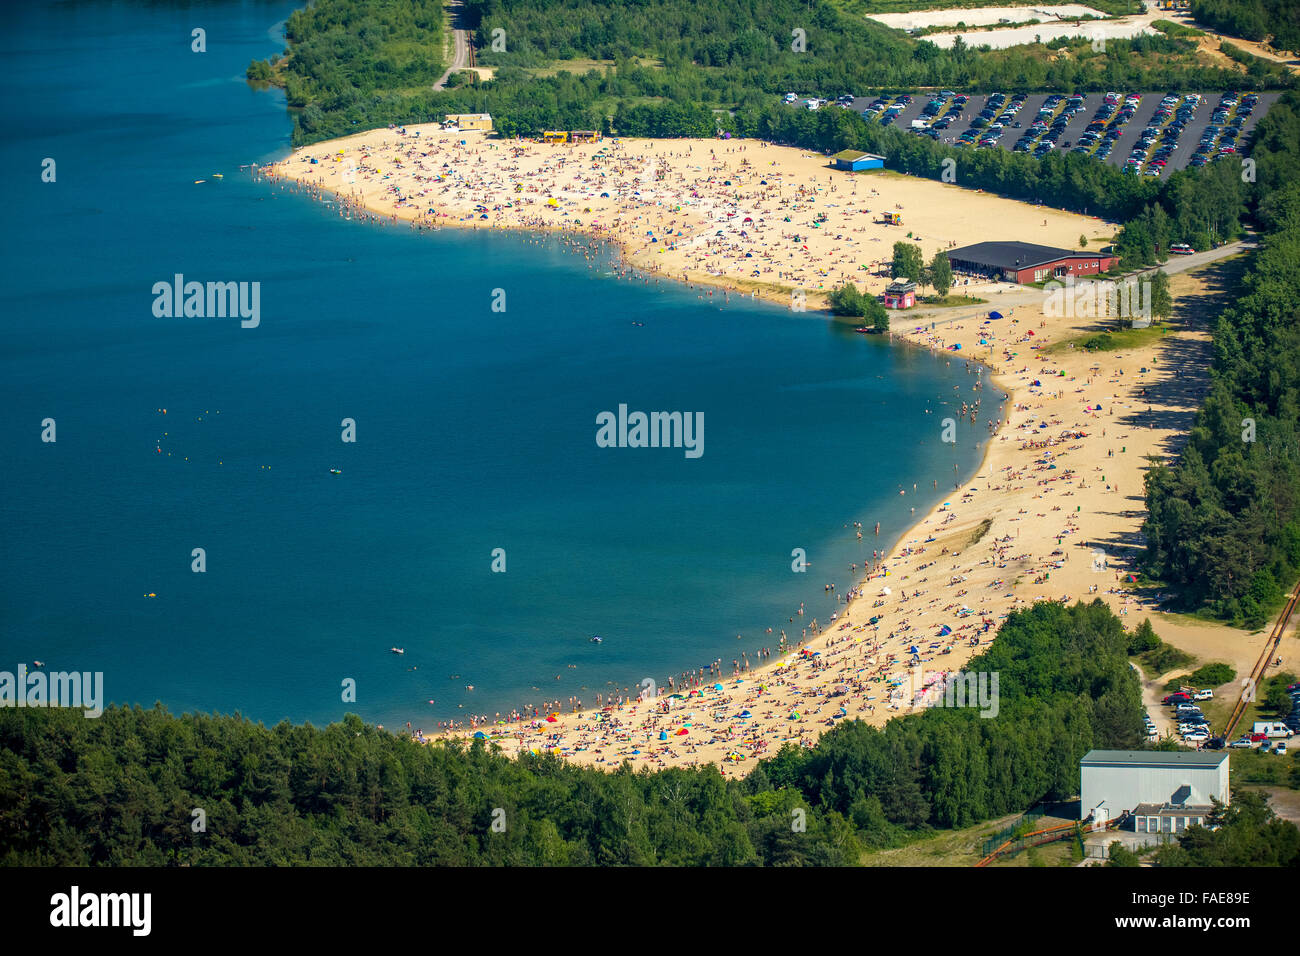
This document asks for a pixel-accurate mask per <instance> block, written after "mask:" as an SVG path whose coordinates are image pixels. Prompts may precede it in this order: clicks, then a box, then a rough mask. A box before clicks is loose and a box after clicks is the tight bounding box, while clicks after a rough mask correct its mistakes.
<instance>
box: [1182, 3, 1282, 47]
mask: <svg viewBox="0 0 1300 956" xmlns="http://www.w3.org/2000/svg"><path fill="white" fill-rule="evenodd" d="M1192 17H1193V18H1194V19H1195V20H1196V21H1197V22H1198V23H1202V24H1204V25H1205V26H1207V27H1210V28H1211V29H1213V30H1215V31H1217V32H1219V33H1226V34H1228V35H1229V36H1234V37H1241V38H1242V39H1244V40H1256V41H1262V40H1269V39H1270V38H1271V41H1270V43H1269V45H1270V46H1271V47H1273V49H1275V50H1295V51H1300V6H1297V5H1296V3H1295V0H1192Z"/></svg>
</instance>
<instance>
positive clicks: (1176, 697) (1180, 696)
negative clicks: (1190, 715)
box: [1160, 691, 1192, 704]
mask: <svg viewBox="0 0 1300 956" xmlns="http://www.w3.org/2000/svg"><path fill="white" fill-rule="evenodd" d="M1191 702H1192V695H1191V694H1184V693H1183V692H1182V691H1179V692H1178V693H1176V694H1170V695H1169V696H1168V697H1166V698H1164V699H1163V700H1161V701H1160V703H1162V704H1190V703H1191Z"/></svg>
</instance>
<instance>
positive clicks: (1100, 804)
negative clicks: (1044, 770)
mask: <svg viewBox="0 0 1300 956" xmlns="http://www.w3.org/2000/svg"><path fill="white" fill-rule="evenodd" d="M1079 777H1080V786H1079V789H1080V792H1081V793H1082V795H1083V799H1082V800H1081V801H1080V803H1079V816H1080V818H1082V819H1087V817H1088V816H1089V815H1090V814H1091V815H1093V816H1094V817H1095V818H1096V819H1097V820H1099V821H1100V820H1116V819H1120V818H1123V817H1127V818H1128V821H1127V828H1128V829H1133V830H1136V831H1137V832H1138V833H1178V832H1181V831H1182V830H1185V829H1187V827H1189V826H1192V825H1194V824H1203V823H1204V822H1205V818H1206V817H1207V816H1209V814H1210V811H1211V810H1212V809H1213V805H1212V804H1211V802H1210V799H1211V798H1214V799H1215V800H1217V801H1219V802H1220V803H1223V804H1226V803H1227V802H1228V753H1227V751H1223V750H1218V751H1216V750H1202V751H1174V752H1168V753H1165V752H1157V751H1148V750H1091V751H1089V752H1088V755H1087V756H1086V757H1084V758H1083V759H1082V760H1081V761H1079Z"/></svg>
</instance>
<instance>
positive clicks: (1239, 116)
mask: <svg viewBox="0 0 1300 956" xmlns="http://www.w3.org/2000/svg"><path fill="white" fill-rule="evenodd" d="M1258 105H1259V94H1257V93H1247V94H1246V95H1245V96H1241V95H1240V94H1238V93H1236V92H1229V93H1224V94H1223V96H1221V97H1220V98H1219V105H1218V106H1216V107H1215V108H1214V113H1213V115H1212V116H1211V117H1210V125H1209V126H1207V127H1206V128H1205V132H1204V133H1202V134H1201V142H1200V144H1199V145H1197V147H1196V152H1194V153H1192V159H1191V162H1190V163H1189V165H1191V166H1204V165H1205V164H1206V163H1208V162H1209V161H1210V160H1212V159H1215V158H1217V157H1219V156H1234V155H1236V153H1237V141H1238V139H1239V138H1240V136H1241V135H1242V128H1243V127H1244V126H1245V125H1246V120H1247V119H1248V118H1249V117H1250V115H1251V114H1252V113H1254V112H1255V107H1256V106H1258ZM1234 110H1235V115H1234Z"/></svg>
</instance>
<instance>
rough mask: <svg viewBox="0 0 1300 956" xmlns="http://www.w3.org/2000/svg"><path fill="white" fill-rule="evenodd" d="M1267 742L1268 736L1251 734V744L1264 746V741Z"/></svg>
mask: <svg viewBox="0 0 1300 956" xmlns="http://www.w3.org/2000/svg"><path fill="white" fill-rule="evenodd" d="M1266 740H1268V734H1251V735H1250V742H1251V743H1252V744H1262V743H1263V742H1264V741H1266Z"/></svg>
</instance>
